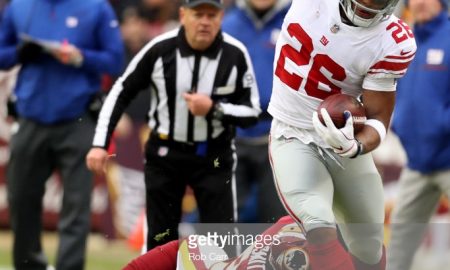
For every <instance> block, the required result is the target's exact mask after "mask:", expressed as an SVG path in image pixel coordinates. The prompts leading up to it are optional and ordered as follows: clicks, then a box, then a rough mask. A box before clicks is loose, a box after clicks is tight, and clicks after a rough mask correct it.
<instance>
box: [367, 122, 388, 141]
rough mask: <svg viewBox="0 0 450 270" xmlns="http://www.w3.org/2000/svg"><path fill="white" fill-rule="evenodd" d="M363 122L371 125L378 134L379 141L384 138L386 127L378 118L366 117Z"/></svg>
mask: <svg viewBox="0 0 450 270" xmlns="http://www.w3.org/2000/svg"><path fill="white" fill-rule="evenodd" d="M364 124H365V125H368V126H371V127H373V128H374V129H375V130H376V131H377V132H378V135H379V136H380V142H382V141H383V140H384V138H385V137H386V128H385V127H384V124H383V123H381V121H380V120H377V119H367V120H366V122H365V123H364Z"/></svg>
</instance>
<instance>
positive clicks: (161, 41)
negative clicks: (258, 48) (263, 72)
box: [86, 0, 261, 250]
mask: <svg viewBox="0 0 450 270" xmlns="http://www.w3.org/2000/svg"><path fill="white" fill-rule="evenodd" d="M179 12H180V13H179V15H180V21H181V26H180V27H179V28H178V29H176V30H173V31H170V32H167V33H165V34H162V35H160V36H158V37H156V38H154V39H153V40H152V41H151V42H149V43H148V44H147V45H146V46H144V48H143V49H142V50H141V51H140V52H139V53H138V54H137V55H136V56H135V57H134V59H133V60H132V61H131V62H130V64H129V66H128V68H127V69H126V71H125V73H124V74H123V75H122V76H121V77H120V78H119V79H118V80H117V81H116V83H115V84H114V86H113V88H112V89H111V91H110V93H109V95H108V97H107V98H106V101H105V103H104V105H103V107H102V110H101V112H100V116H99V120H98V123H97V128H96V133H95V137H94V141H93V148H92V149H91V151H90V152H89V153H88V155H87V158H86V161H87V165H88V167H89V168H90V169H91V170H93V171H94V172H96V173H103V172H104V168H105V165H106V161H107V159H108V154H107V151H106V149H107V148H108V145H109V143H110V139H111V134H112V132H113V130H114V128H115V126H116V124H117V121H118V120H119V118H120V117H121V115H122V113H123V111H124V109H125V108H126V107H127V105H128V104H129V103H130V101H131V100H132V99H133V98H134V97H135V96H136V94H137V93H138V92H139V91H141V90H148V91H151V95H150V96H151V98H150V100H149V102H150V111H149V122H148V124H149V126H150V128H151V130H152V132H151V134H150V138H149V140H148V142H147V145H146V149H145V157H146V161H145V183H146V196H147V198H146V199H147V224H148V229H149V230H148V235H147V248H148V250H150V249H152V248H153V247H155V246H158V245H161V244H164V243H166V242H169V241H171V240H174V239H178V223H179V222H180V220H181V201H182V198H183V195H184V193H185V190H186V186H187V185H189V186H190V187H191V188H192V189H193V190H194V195H195V198H196V200H197V205H198V209H199V214H200V221H201V222H203V223H228V222H235V221H236V220H237V205H236V190H235V189H236V186H235V178H234V171H235V168H236V155H235V149H234V141H233V139H234V136H235V127H236V126H239V127H248V126H250V125H253V124H255V123H256V122H257V119H258V115H259V114H260V112H261V109H260V105H259V96H258V89H257V85H256V82H255V75H254V73H253V67H252V64H251V61H250V57H249V55H248V52H247V49H246V48H245V47H244V45H243V44H242V43H240V42H239V41H237V40H236V39H234V38H232V37H231V36H229V35H227V34H225V33H222V32H221V30H220V28H221V23H222V17H223V13H224V11H223V5H222V1H221V0H185V2H184V5H183V6H182V7H181V8H180V11H179Z"/></svg>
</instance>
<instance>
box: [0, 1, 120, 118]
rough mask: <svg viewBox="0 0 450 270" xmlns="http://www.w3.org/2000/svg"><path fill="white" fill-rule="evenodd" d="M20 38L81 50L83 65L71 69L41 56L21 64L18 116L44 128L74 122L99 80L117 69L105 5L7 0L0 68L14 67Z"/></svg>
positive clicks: (113, 30)
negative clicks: (69, 45)
mask: <svg viewBox="0 0 450 270" xmlns="http://www.w3.org/2000/svg"><path fill="white" fill-rule="evenodd" d="M22 33H25V34H27V35H29V36H31V37H33V38H35V39H43V40H52V41H57V42H62V41H64V40H67V41H68V42H69V43H71V44H74V45H75V46H76V47H78V48H79V49H80V50H81V52H82V54H83V57H84V61H83V64H82V66H81V67H79V68H76V67H72V66H67V65H63V64H61V63H60V62H58V61H57V60H55V59H54V58H53V57H52V56H50V55H49V54H45V55H43V56H41V57H40V58H39V59H38V61H36V62H33V63H27V64H24V65H23V66H22V68H21V70H20V73H19V77H18V80H17V85H16V88H15V95H16V97H17V111H18V113H19V115H20V116H21V117H25V118H28V119H31V120H34V121H37V122H39V123H44V124H52V123H58V122H61V121H65V120H72V119H76V118H78V117H79V116H81V115H82V114H83V113H84V112H85V111H86V109H87V105H88V103H89V101H90V99H91V97H92V95H93V94H94V93H96V92H97V91H99V89H100V82H101V75H102V74H105V73H108V74H111V75H118V74H120V72H121V71H122V69H123V65H124V58H125V57H124V48H123V42H122V38H121V35H120V30H119V27H118V22H117V19H116V17H115V14H114V12H113V10H112V8H111V6H110V5H109V3H108V2H107V1H106V0H13V1H12V2H11V3H10V5H9V6H8V7H7V8H6V10H5V13H4V15H3V21H2V24H1V26H0V69H10V68H11V67H13V66H14V65H16V64H18V59H17V55H16V47H17V45H18V44H19V43H20V34H22Z"/></svg>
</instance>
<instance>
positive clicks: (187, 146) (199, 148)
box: [150, 132, 230, 156]
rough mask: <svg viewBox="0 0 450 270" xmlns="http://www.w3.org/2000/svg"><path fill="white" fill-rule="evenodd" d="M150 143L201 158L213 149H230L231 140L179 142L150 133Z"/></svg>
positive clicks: (221, 138) (162, 135)
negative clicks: (193, 154)
mask: <svg viewBox="0 0 450 270" xmlns="http://www.w3.org/2000/svg"><path fill="white" fill-rule="evenodd" d="M150 143H151V144H156V145H158V146H167V147H168V148H170V149H173V150H177V151H182V152H186V153H195V154H197V155H199V156H204V155H206V154H207V153H208V151H211V150H213V149H223V148H229V147H230V140H226V139H224V138H223V137H222V136H219V137H218V138H216V139H212V140H208V141H204V142H178V141H174V140H173V139H170V138H169V137H168V136H167V135H165V134H160V133H157V132H151V133H150Z"/></svg>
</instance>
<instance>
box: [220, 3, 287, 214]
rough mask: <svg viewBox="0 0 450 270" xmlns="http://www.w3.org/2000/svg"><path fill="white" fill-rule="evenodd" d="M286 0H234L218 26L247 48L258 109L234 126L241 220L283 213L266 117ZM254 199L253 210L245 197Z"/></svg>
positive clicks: (268, 118)
mask: <svg viewBox="0 0 450 270" xmlns="http://www.w3.org/2000/svg"><path fill="white" fill-rule="evenodd" d="M290 3H291V1H289V0H237V1H236V3H235V5H234V6H233V7H232V8H231V9H230V10H228V11H227V13H226V14H225V17H224V20H223V24H222V30H223V31H224V32H227V33H229V34H230V35H232V36H233V37H235V38H237V39H238V40H240V41H241V42H242V43H244V45H245V46H246V47H247V48H248V51H249V53H250V58H251V59H252V62H253V64H254V68H255V75H256V82H257V84H258V88H259V97H260V102H261V109H263V113H262V114H261V116H260V121H259V122H258V123H257V124H256V125H255V126H253V127H250V128H246V129H238V130H237V136H236V152H237V156H238V165H237V169H236V183H237V194H238V207H239V212H240V213H241V214H240V217H239V219H240V221H241V222H251V221H253V222H255V221H256V222H276V221H277V220H278V219H279V218H280V217H282V216H284V215H286V212H285V210H284V208H283V206H282V204H281V202H280V199H279V198H278V195H277V193H276V189H275V186H274V182H273V176H272V171H271V169H270V163H269V157H268V137H269V136H268V135H269V131H270V123H271V120H272V118H271V116H270V115H269V113H268V112H267V106H268V105H269V101H270V95H271V93H272V78H273V77H272V76H273V59H274V54H275V43H276V40H277V38H278V34H279V33H280V31H281V24H282V23H283V19H284V16H285V15H286V12H287V10H288V8H289V6H290ZM255 199H256V209H257V211H255V210H254V207H252V203H251V202H253V203H254V202H255ZM247 209H249V210H247ZM253 213H256V217H255V216H254V215H252V214H253Z"/></svg>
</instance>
